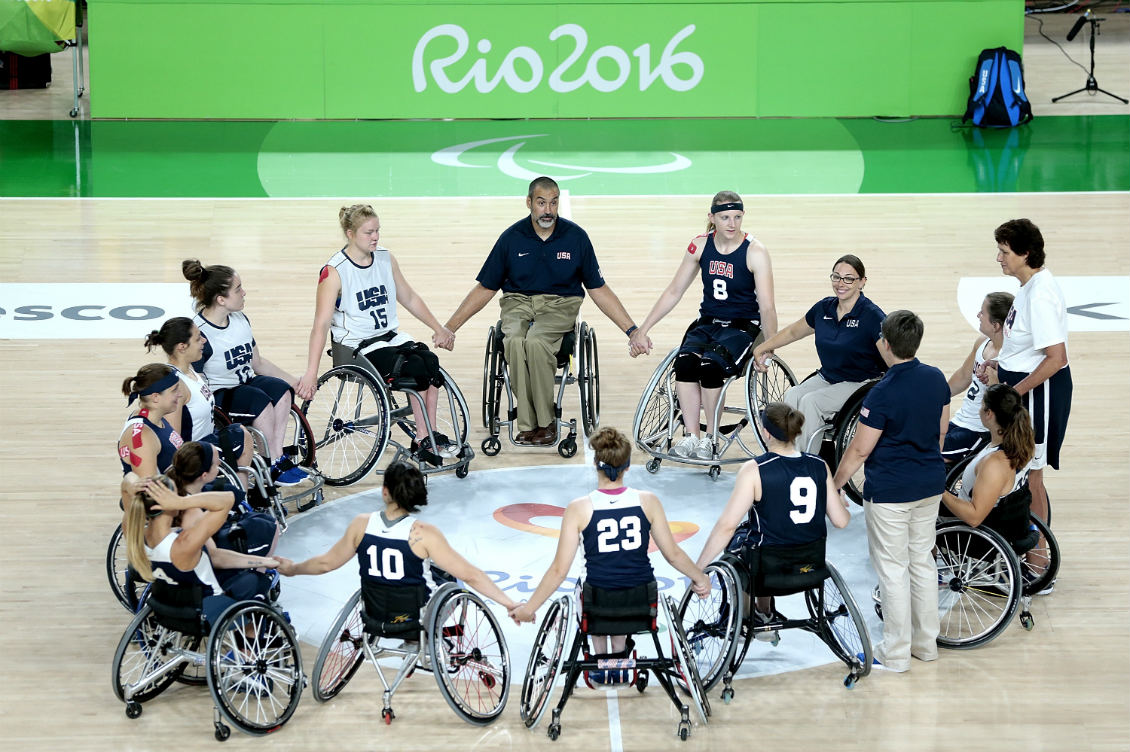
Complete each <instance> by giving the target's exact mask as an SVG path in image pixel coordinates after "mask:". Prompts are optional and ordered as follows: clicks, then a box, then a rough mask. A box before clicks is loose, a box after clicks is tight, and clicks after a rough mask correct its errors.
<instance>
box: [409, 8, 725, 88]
mask: <svg viewBox="0 0 1130 752" xmlns="http://www.w3.org/2000/svg"><path fill="white" fill-rule="evenodd" d="M694 32H695V25H694V24H687V25H686V26H684V27H683V28H682V29H679V30H678V31H676V32H675V33H674V34H673V35H672V36H671V37H670V38H669V39H667V40H666V41H665V42H664V40H662V39H656V40H655V49H656V50H658V48H659V45H660V44H662V45H663V47H662V50H661V51H659V52H658V54H657V55H653V46H652V43H651V42H645V43H644V44H641V45H639V46H637V47H636V48H635V49H633V50H632V51H631V55H629V54H628V51H627V50H625V49H624V48H623V47H620V46H618V45H615V44H606V45H603V46H601V47H598V48H597V49H595V50H593V51H591V52H590V51H589V49H588V47H589V34H588V31H587V30H586V29H585V28H584V27H583V26H581V25H580V24H575V23H566V24H561V25H560V26H557V27H556V28H554V29H553V30H552V31H550V32H549V35H548V40H549V41H550V42H558V40H561V45H562V46H561V49H560V50H558V49H554V48H551V49H544V50H543V51H542V52H539V51H538V50H536V49H534V48H533V47H529V46H526V45H519V46H516V47H514V48H513V49H511V50H510V51H509V52H507V53H506V55H505V57H503V59H502V62H501V63H500V64H499V65H498V67H497V69H496V70H494V71H491V70H490V69H489V68H488V63H487V58H486V57H485V56H486V55H488V54H489V53H490V52H491V50H493V49H494V43H493V42H492V41H491V40H490V39H489V38H488V37H487V36H485V35H484V36H482V37H481V38H480V39H479V40H478V42H477V43H476V44H475V49H476V50H477V52H478V53H479V57H478V58H477V59H474V60H473V62H471V66H470V70H468V71H467V72H466V73H464V74H463V75H462V76H461V77H457V78H453V77H452V76H458V75H459V74H458V73H456V72H455V71H457V70H458V71H463V70H466V61H465V60H464V58H465V57H466V56H467V52H468V50H469V49H470V35H469V34H468V33H467V30H466V29H464V28H463V27H462V26H459V25H458V24H450V23H448V24H440V25H438V26H434V27H432V28H431V29H428V31H426V32H425V33H424V35H423V36H421V37H420V39H419V41H418V42H417V43H416V47H415V50H414V51H413V53H412V86H413V88H414V89H415V91H416V92H417V93H420V92H423V91H425V90H426V89H427V88H428V85H429V83H431V84H434V85H435V86H436V87H437V88H438V89H439V90H440V91H442V92H444V93H445V94H456V93H458V92H461V91H463V90H464V89H465V88H466V87H467V86H468V84H471V85H473V86H474V88H475V90H476V91H478V92H479V93H481V94H486V93H489V92H492V91H494V90H495V89H496V88H497V87H498V86H499V84H505V85H506V86H507V87H509V88H510V89H511V90H512V91H515V92H518V93H520V94H526V93H529V92H532V91H534V90H536V89H537V88H538V87H539V86H542V85H543V82H544V84H545V86H547V87H548V88H549V89H550V90H552V91H554V92H557V93H558V94H567V93H570V92H574V91H578V90H582V89H585V88H590V89H593V90H595V91H598V92H602V93H608V92H613V91H617V90H619V89H622V88H624V87H625V86H627V87H629V88H637V87H638V90H639V91H647V90H648V89H650V88H651V87H652V86H653V85H658V84H660V83H661V85H662V86H665V87H666V88H668V89H670V90H671V91H676V92H683V91H690V90H691V89H693V88H695V87H696V86H698V84H699V82H701V81H702V78H703V75H704V73H705V66H704V64H703V62H702V58H701V57H699V55H697V54H696V53H694V52H692V51H690V50H687V49H679V47H680V45H683V44H684V43H687V46H689V45H690V38H691V37H692V35H693V34H694ZM531 41H533V40H531ZM451 42H454V43H455V50H454V52H450V50H451ZM535 43H536V42H535ZM570 45H571V46H570ZM444 53H447V54H444ZM436 55H442V56H439V57H436ZM543 56H544V58H546V59H548V60H550V61H555V60H559V59H560V60H561V62H560V63H559V64H558V65H557V66H556V67H554V68H553V69H552V70H551V71H548V75H547V71H546V65H545V62H544V61H543ZM632 58H635V59H634V60H633V59H632ZM429 74H430V76H429ZM429 79H430V80H429Z"/></svg>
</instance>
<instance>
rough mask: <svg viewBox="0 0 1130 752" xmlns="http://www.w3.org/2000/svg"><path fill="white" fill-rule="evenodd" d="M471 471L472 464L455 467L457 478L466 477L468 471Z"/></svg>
mask: <svg viewBox="0 0 1130 752" xmlns="http://www.w3.org/2000/svg"><path fill="white" fill-rule="evenodd" d="M469 472H471V466H470V465H460V466H459V467H457V468H455V477H456V478H466V477H467V473H469Z"/></svg>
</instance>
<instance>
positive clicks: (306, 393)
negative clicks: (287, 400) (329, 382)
mask: <svg viewBox="0 0 1130 752" xmlns="http://www.w3.org/2000/svg"><path fill="white" fill-rule="evenodd" d="M316 391H318V377H317V376H316V375H315V376H311V375H310V374H306V375H304V376H303V377H302V378H300V379H299V380H298V383H297V384H295V385H294V393H295V395H297V396H298V398H299V399H304V400H308V399H314V392H316Z"/></svg>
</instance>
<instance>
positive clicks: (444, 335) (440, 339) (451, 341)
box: [432, 326, 455, 350]
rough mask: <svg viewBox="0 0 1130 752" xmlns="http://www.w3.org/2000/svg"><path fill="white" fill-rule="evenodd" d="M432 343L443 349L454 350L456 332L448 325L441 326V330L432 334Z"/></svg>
mask: <svg viewBox="0 0 1130 752" xmlns="http://www.w3.org/2000/svg"><path fill="white" fill-rule="evenodd" d="M432 344H433V345H435V346H436V347H438V348H440V349H441V350H454V349H455V332H453V331H451V330H450V329H448V328H447V327H446V326H441V327H440V328H439V330H438V331H436V332H435V333H434V334H433V335H432Z"/></svg>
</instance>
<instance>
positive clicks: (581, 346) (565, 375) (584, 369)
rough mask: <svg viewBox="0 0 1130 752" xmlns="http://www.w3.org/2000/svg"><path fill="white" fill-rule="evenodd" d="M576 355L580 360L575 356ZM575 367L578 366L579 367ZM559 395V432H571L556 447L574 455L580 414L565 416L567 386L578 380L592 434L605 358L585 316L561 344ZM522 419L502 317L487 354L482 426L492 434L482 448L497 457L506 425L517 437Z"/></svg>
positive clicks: (493, 329)
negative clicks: (599, 353)
mask: <svg viewBox="0 0 1130 752" xmlns="http://www.w3.org/2000/svg"><path fill="white" fill-rule="evenodd" d="M574 361H575V362H574ZM574 369H576V372H575V373H574ZM553 380H554V384H555V385H556V386H557V400H556V402H555V403H554V408H553V410H554V415H555V416H556V421H557V428H558V436H560V435H561V431H560V430H561V429H562V428H567V429H568V430H569V433H568V434H567V435H566V436H565V438H564V439H561V441H560V442H559V443H558V444H557V453H558V454H560V455H561V456H562V457H566V458H568V457H572V456H573V455H575V454H576V453H577V419H576V418H571V419H569V420H563V419H562V417H561V404H562V403H563V402H564V400H565V387H566V386H569V385H571V384H574V383H575V384H576V385H577V389H578V391H579V393H580V403H581V407H580V412H581V428H582V430H583V431H584V435H585V436H588V435H589V434H591V433H592V432H593V431H594V430H596V428H597V427H599V425H600V362H599V358H598V356H597V350H596V332H594V331H593V330H592V328H591V327H590V326H589V325H588V324H586V323H585V322H584V321H578V322H577V323H576V324H575V325H574V327H573V330H572V331H569V332H566V333H565V335H564V336H563V337H562V339H561V347H560V348H559V349H558V350H557V374H556V375H555V376H554V379H553ZM503 390H505V391H506V406H507V409H506V415H505V418H503V417H502V393H503ZM517 421H518V408H517V407H515V404H514V390H513V389H511V387H510V374H509V372H508V371H507V369H506V358H505V350H504V349H503V335H502V320H501V319H499V321H498V322H497V323H496V324H495V325H494V326H492V327H491V328H490V329H489V330H488V331H487V346H486V354H485V355H484V356H483V428H485V429H486V430H487V433H488V434H489V435H488V436H487V438H485V439H483V442H482V444H481V448H482V450H483V454H485V455H487V456H488V457H493V456H495V455H496V454H498V453H499V452H500V451H502V442H501V441H499V439H498V436H499V434H500V433H501V431H502V427H503V426H505V427H506V429H507V435H508V436H509V438H510V443H511V444H514V445H515V446H526V445H525V444H518V443H517V442H516V441H515V440H514V436H515V433H514V426H515V424H516V423H517Z"/></svg>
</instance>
